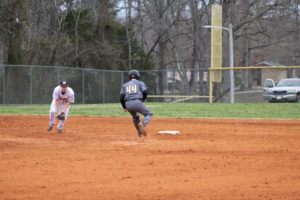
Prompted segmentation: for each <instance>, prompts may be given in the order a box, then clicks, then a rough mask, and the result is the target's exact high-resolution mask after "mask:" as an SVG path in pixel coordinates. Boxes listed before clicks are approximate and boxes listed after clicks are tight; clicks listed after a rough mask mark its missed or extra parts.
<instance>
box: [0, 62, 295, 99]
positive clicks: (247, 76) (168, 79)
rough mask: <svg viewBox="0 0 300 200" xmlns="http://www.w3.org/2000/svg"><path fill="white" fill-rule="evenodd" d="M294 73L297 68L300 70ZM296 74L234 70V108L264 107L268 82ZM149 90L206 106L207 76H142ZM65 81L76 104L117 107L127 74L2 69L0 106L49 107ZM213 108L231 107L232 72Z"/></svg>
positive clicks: (216, 86)
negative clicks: (248, 104)
mask: <svg viewBox="0 0 300 200" xmlns="http://www.w3.org/2000/svg"><path fill="white" fill-rule="evenodd" d="M298 68H300V67H299V66H298ZM299 70H300V69H292V67H288V66H286V67H284V68H282V67H281V68H280V69H277V68H276V67H272V69H251V70H245V69H243V70H239V69H238V68H235V70H234V88H233V89H234V90H233V91H234V92H233V93H234V94H233V98H234V102H235V103H262V102H267V101H266V100H264V98H263V91H264V88H263V85H264V81H265V80H266V79H270V78H271V79H273V80H274V82H275V83H277V82H278V81H279V80H280V79H283V78H291V77H300V71H299ZM140 75H141V78H140V79H141V80H142V81H144V82H145V83H146V85H147V87H148V99H147V101H148V102H203V103H204V102H205V103H206V102H209V94H210V88H209V87H210V84H209V78H210V71H209V69H208V68H202V69H195V70H176V69H167V70H147V71H140ZM63 79H67V80H68V81H69V84H70V87H71V88H72V89H73V90H74V92H75V103H78V104H97V103H118V102H119V94H120V89H121V86H122V84H124V83H125V82H127V81H128V72H127V71H109V70H96V69H83V68H72V67H57V66H24V65H23V66H21V65H1V64H0V104H2V105H31V104H50V102H51V100H52V93H53V90H54V88H55V87H56V86H57V85H59V83H60V81H61V80H63ZM211 87H212V96H213V99H212V100H213V101H212V102H218V103H229V102H230V101H231V98H232V94H230V72H229V70H226V69H224V70H222V81H221V82H219V83H215V82H214V83H212V85H211Z"/></svg>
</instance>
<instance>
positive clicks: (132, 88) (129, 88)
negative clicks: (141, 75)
mask: <svg viewBox="0 0 300 200" xmlns="http://www.w3.org/2000/svg"><path fill="white" fill-rule="evenodd" d="M126 92H127V93H129V94H130V93H136V84H134V85H128V86H127V87H126Z"/></svg>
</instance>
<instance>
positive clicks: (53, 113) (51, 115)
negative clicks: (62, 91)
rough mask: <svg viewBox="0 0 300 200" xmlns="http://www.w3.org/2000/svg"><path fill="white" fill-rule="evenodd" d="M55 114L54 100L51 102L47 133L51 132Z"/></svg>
mask: <svg viewBox="0 0 300 200" xmlns="http://www.w3.org/2000/svg"><path fill="white" fill-rule="evenodd" d="M56 112H57V107H56V103H55V99H53V100H52V103H51V107H50V113H49V115H50V117H49V118H50V119H49V126H48V131H51V129H52V127H53V125H54V124H55V113H56Z"/></svg>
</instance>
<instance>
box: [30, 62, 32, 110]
mask: <svg viewBox="0 0 300 200" xmlns="http://www.w3.org/2000/svg"><path fill="white" fill-rule="evenodd" d="M30 105H32V67H30Z"/></svg>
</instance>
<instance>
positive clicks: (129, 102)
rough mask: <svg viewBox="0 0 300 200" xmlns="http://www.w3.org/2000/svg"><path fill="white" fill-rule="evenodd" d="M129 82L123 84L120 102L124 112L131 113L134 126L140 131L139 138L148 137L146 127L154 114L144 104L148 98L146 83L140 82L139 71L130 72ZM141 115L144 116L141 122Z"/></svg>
mask: <svg viewBox="0 0 300 200" xmlns="http://www.w3.org/2000/svg"><path fill="white" fill-rule="evenodd" d="M128 75H129V82H127V83H125V84H123V86H122V88H121V92H120V102H121V104H122V107H123V110H124V112H127V111H128V112H129V113H130V114H131V116H132V120H133V124H134V126H135V128H136V129H137V131H138V136H139V137H142V135H144V136H147V129H146V125H147V124H148V123H149V122H150V120H151V118H152V115H153V114H152V112H150V110H149V109H148V108H147V107H146V106H144V105H143V104H142V101H143V102H144V101H145V100H146V98H147V87H146V85H145V83H144V82H142V81H139V78H140V73H139V71H137V70H131V71H130V72H129V74H128ZM139 113H141V114H142V115H144V119H143V121H142V122H140V116H139Z"/></svg>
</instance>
